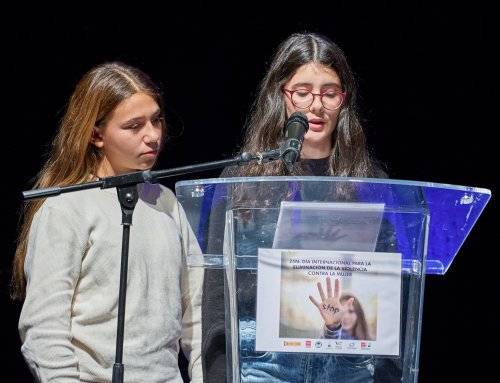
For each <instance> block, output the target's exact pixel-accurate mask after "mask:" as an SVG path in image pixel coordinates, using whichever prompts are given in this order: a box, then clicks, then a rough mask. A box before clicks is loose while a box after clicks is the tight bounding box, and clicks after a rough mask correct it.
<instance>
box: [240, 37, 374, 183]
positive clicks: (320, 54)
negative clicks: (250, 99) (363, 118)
mask: <svg viewBox="0 0 500 383" xmlns="http://www.w3.org/2000/svg"><path fill="white" fill-rule="evenodd" d="M312 62H314V63H319V64H322V65H324V66H326V67H329V68H331V69H333V70H334V71H335V72H336V73H337V74H338V76H339V77H340V80H341V85H342V88H343V91H344V92H345V93H346V98H345V100H344V103H343V105H342V107H341V110H340V115H339V119H338V123H337V126H336V128H335V130H334V132H333V137H332V143H333V148H332V152H331V155H330V159H329V170H328V171H329V175H333V176H350V177H371V176H374V175H375V173H376V166H375V165H374V162H373V160H372V159H371V158H370V155H369V153H368V151H367V148H366V139H365V135H364V132H363V129H362V127H361V123H360V121H359V117H358V113H357V111H356V89H357V86H356V81H355V78H354V75H353V73H352V71H351V69H350V67H349V64H348V63H347V59H346V57H345V55H344V53H343V52H342V50H341V49H340V48H339V47H338V46H337V45H336V44H335V43H334V42H332V41H330V40H329V39H328V38H326V37H324V36H321V35H318V34H313V33H297V34H293V35H291V36H290V37H289V38H287V39H286V40H285V41H284V42H282V43H281V45H280V46H279V48H278V50H277V51H276V53H275V54H274V57H273V59H272V62H271V64H270V66H269V70H268V71H267V73H266V75H265V77H264V79H263V80H262V82H261V84H260V88H259V91H258V95H257V98H256V100H255V102H254V104H253V106H252V110H251V113H250V117H249V119H248V123H247V129H246V134H245V139H244V144H243V148H242V151H244V152H250V153H255V152H258V151H263V150H269V149H274V148H276V147H278V146H279V144H280V141H281V140H282V139H283V126H284V124H285V121H286V108H285V102H284V95H283V91H282V88H283V86H284V85H285V84H286V83H287V82H288V81H289V80H290V79H291V78H292V77H293V75H294V74H295V72H296V71H297V70H298V69H299V68H300V67H301V66H303V65H306V64H308V63H312ZM242 173H243V174H241V175H244V176H261V175H265V176H270V175H275V176H277V175H286V174H287V170H286V168H285V166H284V164H283V163H282V162H281V161H273V162H269V163H266V164H262V165H259V164H250V165H247V166H244V167H243V169H242ZM302 173H303V170H302V169H301V167H300V163H296V166H295V168H294V169H293V171H292V174H294V175H300V174H302Z"/></svg>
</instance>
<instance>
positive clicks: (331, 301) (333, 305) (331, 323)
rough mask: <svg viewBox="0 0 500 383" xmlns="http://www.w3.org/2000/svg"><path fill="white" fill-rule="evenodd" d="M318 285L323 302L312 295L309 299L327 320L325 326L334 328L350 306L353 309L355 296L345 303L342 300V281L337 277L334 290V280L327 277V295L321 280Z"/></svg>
mask: <svg viewBox="0 0 500 383" xmlns="http://www.w3.org/2000/svg"><path fill="white" fill-rule="evenodd" d="M317 285H318V292H319V295H320V297H321V303H320V302H318V301H317V300H316V299H314V298H313V297H312V296H310V295H309V299H310V300H311V302H312V303H313V304H314V305H315V306H316V307H317V308H318V310H319V313H320V314H321V316H322V318H323V320H324V321H325V326H326V327H327V328H329V329H330V330H332V329H334V328H336V327H338V326H339V325H340V323H341V322H342V318H343V316H344V313H345V312H346V311H347V310H348V309H349V308H350V309H352V305H353V303H354V298H350V299H348V300H347V301H345V302H343V303H341V302H340V282H339V280H338V279H335V287H334V290H333V292H332V282H331V280H330V277H326V296H325V292H324V291H323V286H321V282H318V284H317Z"/></svg>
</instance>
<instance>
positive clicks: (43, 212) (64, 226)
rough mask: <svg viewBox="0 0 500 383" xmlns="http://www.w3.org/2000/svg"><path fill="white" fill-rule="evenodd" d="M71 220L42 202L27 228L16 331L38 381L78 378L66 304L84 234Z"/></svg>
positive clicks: (75, 277) (77, 272)
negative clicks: (21, 302)
mask: <svg viewBox="0 0 500 383" xmlns="http://www.w3.org/2000/svg"><path fill="white" fill-rule="evenodd" d="M76 221H77V220H76V217H71V216H70V214H68V213H65V212H64V211H63V210H62V208H60V207H57V206H54V205H48V204H47V202H46V203H44V205H42V207H41V208H40V210H39V211H38V212H37V214H36V215H35V217H34V219H33V223H32V225H31V228H30V234H29V238H28V247H27V253H26V259H25V263H24V272H25V275H26V279H27V286H26V299H25V301H24V305H23V308H22V312H21V317H20V319H19V333H20V336H21V341H22V347H21V351H22V353H23V356H24V358H25V359H26V362H27V364H28V366H29V368H30V370H31V372H32V373H33V375H34V376H35V377H36V378H37V380H38V381H41V382H79V381H80V380H79V371H78V360H77V358H76V356H75V352H74V347H73V345H72V343H71V332H70V329H71V307H72V300H73V294H74V291H75V286H76V283H77V281H78V277H79V275H80V270H81V260H82V257H83V254H84V252H85V249H86V246H87V238H86V236H85V235H84V234H83V232H82V231H81V230H79V229H78V228H79V227H80V225H81V222H80V225H78V224H77V223H76Z"/></svg>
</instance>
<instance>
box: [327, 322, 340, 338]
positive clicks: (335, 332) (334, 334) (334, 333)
mask: <svg viewBox="0 0 500 383" xmlns="http://www.w3.org/2000/svg"><path fill="white" fill-rule="evenodd" d="M323 337H324V338H325V339H341V338H342V326H341V325H339V326H338V327H336V328H334V329H333V330H330V329H329V328H328V327H326V326H325V325H323Z"/></svg>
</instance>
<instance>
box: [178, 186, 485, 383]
mask: <svg viewBox="0 0 500 383" xmlns="http://www.w3.org/2000/svg"><path fill="white" fill-rule="evenodd" d="M176 194H177V198H178V200H179V202H180V203H181V205H182V206H183V208H184V210H185V212H186V215H187V217H188V220H189V222H190V224H191V227H192V229H193V231H194V232H195V234H196V237H197V239H198V242H199V244H200V248H201V250H202V254H201V255H200V254H189V255H188V264H189V265H190V266H192V267H204V268H205V278H207V276H208V277H210V279H211V280H212V281H214V280H215V281H219V283H220V286H214V289H213V290H212V289H210V290H208V291H204V294H212V295H214V294H215V297H212V300H213V299H217V294H219V299H220V300H221V301H223V302H224V303H223V305H222V303H221V306H220V308H221V310H224V311H225V329H226V330H225V331H226V355H227V370H226V376H227V381H228V382H274V381H275V382H370V381H372V380H373V378H374V377H376V378H377V380H378V381H384V382H391V381H403V382H416V381H417V375H418V362H419V361H418V357H419V343H420V329H421V319H422V302H423V291H424V280H425V275H426V274H438V275H443V274H445V273H446V271H447V270H448V268H449V267H450V264H451V262H452V261H453V259H454V257H455V255H456V254H457V252H458V250H459V249H460V247H461V245H462V243H463V242H464V240H465V238H466V237H467V235H468V234H469V232H470V230H471V229H472V227H473V226H474V224H475V222H476V221H477V219H478V218H479V215H480V214H481V212H482V210H483V209H484V207H485V206H486V204H487V202H488V200H489V198H490V196H491V193H490V191H489V190H486V189H479V188H472V187H464V186H455V185H444V184H434V183H424V182H413V181H399V180H390V179H361V178H358V179H356V178H336V177H258V178H226V179H222V178H221V179H206V180H195V181H182V182H178V183H177V184H176ZM214 277H215V278H214ZM217 278H219V279H217ZM349 291H351V292H352V293H353V294H351V295H348V294H347V293H348V292H349ZM339 318H341V319H342V320H341V321H339V320H340V319H339ZM349 318H351V319H349ZM352 318H354V319H352Z"/></svg>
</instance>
